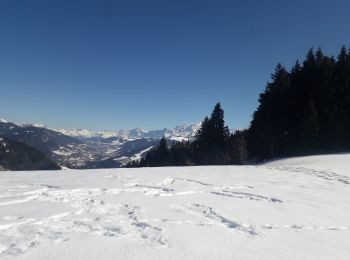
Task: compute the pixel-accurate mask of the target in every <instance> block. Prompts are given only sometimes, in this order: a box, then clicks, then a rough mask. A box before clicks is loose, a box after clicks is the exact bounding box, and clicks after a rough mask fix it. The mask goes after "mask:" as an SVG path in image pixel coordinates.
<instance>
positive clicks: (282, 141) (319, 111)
mask: <svg viewBox="0 0 350 260" xmlns="http://www.w3.org/2000/svg"><path fill="white" fill-rule="evenodd" d="M259 103H260V104H259V107H258V109H257V110H256V111H255V112H254V114H253V119H252V122H251V125H250V128H249V131H248V133H247V140H248V149H249V153H250V156H252V157H253V158H256V159H258V160H262V159H269V158H273V157H281V156H290V155H303V154H311V153H324V152H332V151H345V150H349V149H350V54H349V52H348V50H347V49H346V48H345V47H342V49H341V50H340V53H339V55H338V58H337V60H335V59H334V58H333V57H328V56H326V55H324V54H323V52H322V50H321V49H318V50H317V51H316V52H314V51H313V49H311V50H309V52H308V53H307V55H306V59H305V61H304V62H303V65H300V63H299V62H298V61H297V62H296V64H295V65H294V66H293V68H292V69H291V71H290V72H288V71H286V70H285V69H284V68H283V66H282V65H280V64H278V65H277V67H276V69H275V73H274V74H273V75H272V81H271V83H268V84H267V86H266V89H265V91H264V93H262V94H261V95H260V99H259Z"/></svg>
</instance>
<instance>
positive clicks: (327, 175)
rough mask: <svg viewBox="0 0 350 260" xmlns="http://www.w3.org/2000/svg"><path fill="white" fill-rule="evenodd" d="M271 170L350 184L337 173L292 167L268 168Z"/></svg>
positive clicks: (344, 177)
mask: <svg viewBox="0 0 350 260" xmlns="http://www.w3.org/2000/svg"><path fill="white" fill-rule="evenodd" d="M268 168H269V169H277V170H279V171H287V172H300V173H303V174H306V175H311V176H316V177H319V178H322V179H325V180H329V181H337V182H341V183H344V184H350V178H349V177H347V176H345V175H341V174H338V173H336V172H332V171H321V170H315V169H310V168H305V167H290V166H277V167H268Z"/></svg>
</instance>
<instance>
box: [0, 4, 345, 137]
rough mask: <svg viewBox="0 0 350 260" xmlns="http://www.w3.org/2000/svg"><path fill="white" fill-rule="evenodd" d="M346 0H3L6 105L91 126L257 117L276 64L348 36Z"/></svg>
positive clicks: (333, 47)
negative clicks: (217, 114)
mask: <svg viewBox="0 0 350 260" xmlns="http://www.w3.org/2000/svg"><path fill="white" fill-rule="evenodd" d="M349 10H350V1H348V0H344V1H340V0H332V1H322V0H317V1H316V0H297V1H296V0H293V1H287V0H286V1H284V0H266V1H262V0H255V1H253V0H244V1H243V0H241V1H235V0H227V1H223V0H210V1H207V0H158V1H154V0H139V1H134V0H125V1H103V0H94V1H89V0H42V1H38V0H30V1H28V0H1V1H0V97H1V99H0V117H4V118H6V119H7V120H9V121H15V122H42V123H45V124H47V125H49V126H51V127H75V128H88V129H93V130H102V129H119V128H134V127H142V128H145V129H154V128H163V127H168V128H169V127H173V126H175V125H177V124H180V123H183V122H198V121H200V120H202V118H203V117H204V116H205V115H207V114H209V113H210V112H211V110H212V108H213V106H214V105H215V103H216V102H217V101H220V102H221V103H222V105H223V108H224V110H225V119H226V122H227V123H228V124H229V126H230V127H231V128H242V127H247V126H248V125H249V121H250V118H251V114H252V112H253V111H254V110H255V108H256V106H257V99H258V94H259V93H260V92H261V91H262V90H263V89H264V87H265V83H266V82H267V81H268V80H269V78H270V74H271V72H272V71H273V68H274V66H275V65H276V64H277V63H278V62H282V63H283V64H284V65H285V66H286V67H288V68H289V67H290V66H291V65H292V64H293V63H294V62H295V61H296V59H297V58H299V59H302V58H303V57H304V55H305V53H306V51H307V50H308V49H309V48H310V47H312V46H314V47H316V48H317V47H318V46H321V47H322V48H323V50H324V51H325V53H326V54H329V55H336V54H337V52H338V50H339V49H340V47H341V45H343V44H345V45H347V46H349V45H350V15H349Z"/></svg>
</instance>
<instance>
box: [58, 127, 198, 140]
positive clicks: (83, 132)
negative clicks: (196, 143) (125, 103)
mask: <svg viewBox="0 0 350 260" xmlns="http://www.w3.org/2000/svg"><path fill="white" fill-rule="evenodd" d="M199 127H200V123H185V124H182V125H179V126H176V127H174V128H173V129H167V128H163V129H159V130H144V129H142V128H135V129H131V130H115V131H99V132H93V131H89V130H87V129H74V128H71V129H56V130H55V131H57V132H60V133H62V134H64V135H68V136H71V137H75V138H78V139H90V138H101V139H107V138H111V137H117V138H122V139H126V140H130V139H139V138H152V139H160V138H162V137H163V136H164V137H166V138H167V139H171V140H176V141H183V140H188V139H192V138H193V137H194V136H195V134H196V132H197V130H198V129H199Z"/></svg>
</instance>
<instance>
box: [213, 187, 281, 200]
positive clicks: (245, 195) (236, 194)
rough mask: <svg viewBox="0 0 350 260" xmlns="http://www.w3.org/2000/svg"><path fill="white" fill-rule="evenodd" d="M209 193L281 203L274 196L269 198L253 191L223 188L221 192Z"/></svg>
mask: <svg viewBox="0 0 350 260" xmlns="http://www.w3.org/2000/svg"><path fill="white" fill-rule="evenodd" d="M210 194H214V195H219V196H225V197H231V198H238V199H249V200H256V201H269V202H275V203H281V202H282V200H280V199H276V198H270V197H265V196H261V195H257V194H253V193H246V192H235V191H227V190H223V191H222V192H218V191H211V192H210Z"/></svg>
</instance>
